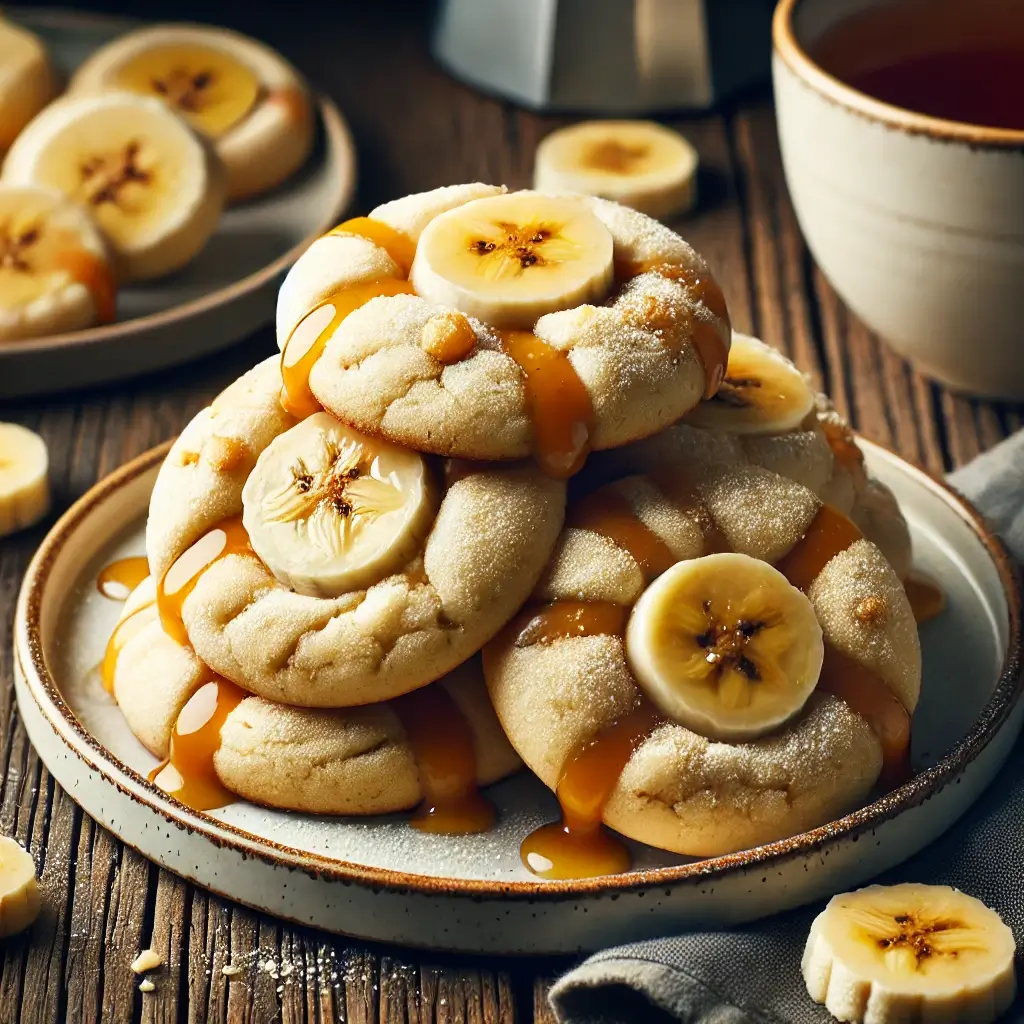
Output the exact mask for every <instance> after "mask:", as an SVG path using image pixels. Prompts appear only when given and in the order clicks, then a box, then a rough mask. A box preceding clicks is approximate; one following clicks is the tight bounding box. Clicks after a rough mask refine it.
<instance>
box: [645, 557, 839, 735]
mask: <svg viewBox="0 0 1024 1024" xmlns="http://www.w3.org/2000/svg"><path fill="white" fill-rule="evenodd" d="M626 658H627V660H628V661H629V665H630V668H631V669H632V670H633V674H634V675H635V676H636V678H637V681H638V682H639V683H640V685H641V687H642V688H643V689H644V690H645V692H646V693H647V695H648V696H649V697H650V698H651V699H652V700H653V701H654V703H655V704H657V705H658V707H659V708H660V709H661V710H662V711H663V712H664V713H665V714H666V715H668V716H669V718H672V719H673V720H675V721H677V722H679V723H680V724H682V725H684V726H686V727H687V728H688V729H692V730H693V731H694V732H696V733H699V734H700V735H702V736H707V737H709V738H710V739H717V740H730V741H738V740H746V739H754V738H756V737H757V736H760V735H763V734H764V733H766V732H770V731H771V730H772V729H775V728H776V727H777V726H779V725H781V724H782V723H784V722H786V721H788V720H789V719H790V718H792V717H793V716H794V715H795V714H796V713H797V712H798V711H800V709H801V708H802V707H803V706H804V703H805V702H806V701H807V698H808V697H809V696H810V695H811V691H812V690H813V689H814V687H815V685H816V684H817V682H818V675H819V674H820V672H821V665H822V659H823V658H824V643H823V641H822V633H821V627H820V626H819V625H818V620H817V618H816V616H815V614H814V609H813V607H812V606H811V602H810V601H809V600H808V599H807V597H806V596H805V595H804V594H803V593H801V592H800V591H799V590H797V589H796V588H795V587H792V586H790V584H789V581H788V580H787V579H786V577H785V576H783V575H782V573H780V572H779V571H778V570H777V569H775V568H773V567H772V566H770V565H768V564H767V563H766V562H761V561H759V560H758V559H756V558H751V557H749V556H748V555H741V554H731V553H730V554H716V555H705V556H704V557H702V558H694V559H691V560H689V561H683V562H677V563H676V564H675V565H674V566H673V567H672V568H671V569H669V570H668V571H667V572H665V573H663V574H662V575H661V576H659V577H658V579H657V580H655V581H654V583H652V584H651V585H650V586H649V587H648V588H647V590H645V591H644V593H643V594H642V595H641V596H640V600H639V601H637V603H636V605H635V606H634V608H633V612H632V614H631V615H630V618H629V625H628V626H627V628H626Z"/></svg>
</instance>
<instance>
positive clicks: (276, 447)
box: [242, 412, 437, 597]
mask: <svg viewBox="0 0 1024 1024" xmlns="http://www.w3.org/2000/svg"><path fill="white" fill-rule="evenodd" d="M242 504H243V507H244V512H243V515H242V522H243V524H244V526H245V529H246V531H247V532H248V534H249V539H250V541H251V543H252V546H253V548H254V549H255V551H256V553H257V554H258V555H259V556H260V558H261V559H263V561H264V562H265V563H266V565H267V568H268V569H270V571H271V572H272V573H273V574H274V575H275V576H276V577H277V578H278V579H279V580H280V581H281V582H282V583H283V584H284V585H285V586H286V587H291V588H292V589H293V590H295V591H297V592H298V593H300V594H308V595H311V596H314V597H337V596H339V595H340V594H345V593H348V592H350V591H353V590H362V589H364V588H366V587H369V586H371V585H372V584H374V583H377V582H378V581H380V580H382V579H384V578H385V577H387V576H389V575H390V574H392V573H394V572H397V571H398V570H399V569H401V568H402V567H403V566H405V565H406V564H407V563H408V562H409V560H410V559H411V558H412V557H413V556H414V555H415V554H416V553H417V551H418V550H419V548H420V545H421V544H422V542H423V539H424V538H425V536H426V534H427V532H428V530H429V528H430V524H431V523H432V522H433V518H434V514H435V512H436V510H437V499H436V494H435V486H434V482H433V479H432V476H431V471H430V468H429V466H428V465H427V462H426V460H425V459H424V458H423V456H422V455H420V454H418V453H417V452H412V451H408V450H407V449H405V448H399V447H398V445H394V444H391V443H390V442H388V441H379V440H376V439H374V438H370V437H366V436H365V435H363V434H360V433H357V432H356V431H355V430H352V429H351V428H349V427H346V426H344V425H342V424H341V423H339V422H338V421H337V420H336V419H334V418H333V417H332V416H330V415H328V414H327V413H323V412H321V413H315V414H314V415H312V416H310V417H308V418H307V419H305V420H303V421H302V422H301V423H300V424H298V426H295V427H292V428H291V430H287V431H285V432H284V433H283V434H280V435H279V436H278V437H277V438H275V439H274V441H273V442H272V443H271V444H270V445H269V447H267V448H266V449H265V450H264V451H263V453H262V454H261V455H260V457H259V459H258V460H257V462H256V468H255V469H254V470H253V471H252V473H251V474H250V476H249V479H248V480H247V481H246V484H245V488H244V490H243V491H242Z"/></svg>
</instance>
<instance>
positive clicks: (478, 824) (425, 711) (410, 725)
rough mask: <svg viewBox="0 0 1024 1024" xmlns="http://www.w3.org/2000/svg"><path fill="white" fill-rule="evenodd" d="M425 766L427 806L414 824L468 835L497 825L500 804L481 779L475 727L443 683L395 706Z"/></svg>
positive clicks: (423, 828)
mask: <svg viewBox="0 0 1024 1024" xmlns="http://www.w3.org/2000/svg"><path fill="white" fill-rule="evenodd" d="M389 706H390V707H391V709H392V710H393V711H394V713H395V714H396V715H397V716H398V720H399V721H400V722H401V723H402V728H403V729H404V730H405V735H406V737H407V738H408V740H409V745H410V746H411V747H412V752H413V757H414V758H415V759H416V765H417V767H418V768H419V774H420V785H421V786H422V787H423V795H424V796H423V803H422V804H421V805H420V807H419V809H418V810H417V811H416V813H415V814H414V815H413V817H412V820H411V821H410V824H411V825H412V826H413V828H417V829H419V830H420V831H421V832H435V833H443V834H445V835H465V834H468V833H474V832H485V831H487V829H489V828H490V827H491V825H493V824H494V816H495V811H494V805H493V804H492V803H491V802H490V801H489V800H488V799H487V798H486V797H485V796H483V794H482V793H481V792H480V790H479V788H478V787H477V781H476V745H475V743H474V740H473V729H472V727H471V726H470V724H469V722H468V721H466V717H465V716H464V715H463V714H462V712H461V711H460V710H459V706H458V704H456V703H455V701H454V699H453V698H452V697H451V695H450V694H449V693H448V692H447V691H446V690H445V689H444V687H442V686H440V685H439V684H437V683H434V684H432V685H430V686H426V687H423V688H422V689H419V690H414V691H413V692H412V693H407V694H405V695H404V696H402V697H397V698H395V699H394V700H392V701H390V702H389Z"/></svg>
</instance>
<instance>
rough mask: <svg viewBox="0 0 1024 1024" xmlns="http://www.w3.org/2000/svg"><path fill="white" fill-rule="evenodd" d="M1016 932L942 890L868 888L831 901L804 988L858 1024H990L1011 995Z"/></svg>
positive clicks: (818, 925) (806, 960) (817, 931)
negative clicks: (959, 1023) (859, 1023)
mask: <svg viewBox="0 0 1024 1024" xmlns="http://www.w3.org/2000/svg"><path fill="white" fill-rule="evenodd" d="M1015 949H1016V944H1015V942H1014V939H1013V933H1012V932H1011V931H1010V929H1009V928H1007V926H1006V925H1005V924H1004V923H1003V922H1002V920H1001V919H1000V917H999V915H998V914H997V913H996V912H995V911H994V910H990V909H989V908H988V907H986V906H985V904H984V903H982V902H981V901H980V900H976V899H975V898H974V897H973V896H968V895H966V893H962V892H959V891H957V890H956V889H951V888H949V887H948V886H945V885H919V884H916V883H905V884H903V885H890V886H884V885H872V886H868V887H867V888H866V889H859V890H858V891H857V892H849V893H843V894H841V895H839V896H834V897H833V898H832V899H831V900H830V901H829V904H828V906H827V907H826V908H825V909H824V910H823V911H822V912H821V913H820V914H819V915H818V916H817V918H815V920H814V924H812V925H811V931H810V934H809V935H808V936H807V946H806V948H805V949H804V957H803V975H804V981H805V982H806V983H807V991H808V992H809V993H810V996H811V998H812V999H813V1000H814V1001H815V1002H817V1003H823V1004H824V1005H825V1008H826V1009H827V1010H828V1011H829V1013H831V1014H832V1015H833V1016H834V1017H838V1018H839V1020H845V1021H863V1022H864V1024H890V1022H894V1024H895V1022H904V1021H908V1022H909V1021H913V1022H915V1024H938V1022H940V1021H941V1022H945V1021H965V1022H966V1021H970V1022H972V1024H987V1022H988V1021H994V1020H995V1019H996V1018H997V1017H998V1016H999V1015H1000V1014H1002V1013H1003V1012H1005V1011H1006V1010H1007V1009H1008V1008H1009V1006H1010V1004H1011V1003H1012V1002H1013V999H1014V994H1015V991H1016V980H1015V976H1014V966H1013V957H1014V952H1015Z"/></svg>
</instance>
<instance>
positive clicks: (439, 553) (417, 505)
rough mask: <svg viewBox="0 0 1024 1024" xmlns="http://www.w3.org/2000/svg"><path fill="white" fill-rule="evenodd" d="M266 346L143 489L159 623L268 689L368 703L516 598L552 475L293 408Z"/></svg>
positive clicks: (531, 580)
mask: <svg viewBox="0 0 1024 1024" xmlns="http://www.w3.org/2000/svg"><path fill="white" fill-rule="evenodd" d="M280 388H281V378H280V374H279V371H278V365H277V362H276V360H268V361H267V362H265V363H263V364H261V365H260V366H258V367H256V368H255V369H254V370H253V371H251V372H250V373H249V374H247V375H246V376H245V377H244V378H242V379H241V380H240V381H238V382H236V384H234V385H232V387H230V388H228V389H227V391H225V392H224V393H223V394H222V395H220V396H219V397H218V398H217V399H216V400H215V401H214V403H213V405H212V406H211V407H210V408H209V409H205V410H203V411H202V412H200V413H199V414H198V415H197V416H196V417H195V418H194V419H193V420H192V422H191V423H190V424H189V425H188V426H187V427H186V429H185V430H184V431H183V433H182V434H181V436H180V437H179V438H178V440H177V441H176V442H175V443H174V445H173V446H172V448H171V450H170V452H169V453H168V456H167V458H166V460H165V462H164V464H163V466H162V467H161V469H160V472H159V474H158V477H157V481H156V485H155V487H154V490H153V495H152V498H151V501H150V514H149V520H148V524H147V551H148V555H149V560H150V568H151V571H152V574H153V576H154V578H156V579H157V580H158V581H159V587H158V589H159V590H160V595H161V606H162V607H163V608H164V610H165V621H170V622H171V623H172V624H171V626H170V627H169V628H170V629H171V632H172V635H174V636H175V638H176V639H178V640H179V641H181V642H183V643H187V644H190V645H191V646H192V647H193V648H194V649H195V652H196V654H197V655H198V656H199V657H200V658H201V659H202V660H203V661H204V662H205V663H206V664H207V665H209V666H210V667H211V668H212V669H213V670H214V671H215V672H217V673H218V674H219V675H221V676H223V677H224V678H226V679H229V680H231V681H232V682H235V683H237V684H238V685H240V686H242V687H243V688H245V689H246V690H248V691H249V692H251V693H254V694H257V695H259V696H262V697H264V698H266V699H268V700H273V701H280V702H283V703H288V704H296V705H302V706H306V707H348V706H352V705H356V704H371V703H377V702H379V701H381V700H386V699H388V698H391V697H395V696H397V695H399V694H401V693H405V692H407V691H410V690H413V689H416V688H417V687H420V686H423V685H425V684H427V683H429V682H431V681H433V680H435V679H438V678H440V677H441V676H443V675H445V674H446V673H447V672H450V671H451V670H452V669H454V668H455V667H456V666H458V665H459V664H461V663H462V662H463V661H465V660H466V659H468V658H469V657H471V656H472V655H473V654H474V653H475V652H476V651H477V650H479V649H480V647H481V646H482V645H483V644H484V643H485V642H486V641H487V640H488V639H490V638H491V637H492V636H493V635H494V634H495V633H496V632H497V631H498V630H499V629H500V628H501V627H502V626H503V625H504V624H505V623H506V622H507V621H508V620H509V619H510V618H511V617H512V616H513V615H514V614H515V612H516V611H517V610H518V608H519V607H520V606H521V605H522V603H523V601H524V600H525V599H526V597H527V596H528V595H529V593H530V591H531V590H532V589H533V587H534V585H535V583H536V581H537V579H538V578H539V576H540V573H541V572H542V571H543V568H544V565H545V564H546V562H547V559H548V556H549V554H550V552H551V550H552V548H553V546H554V543H555V540H556V539H557V536H558V533H559V531H560V529H561V525H562V519H563V515H564V503H565V486H564V484H563V483H561V482H560V481H556V480H552V479H550V478H548V477H545V476H544V475H543V474H541V473H540V472H539V471H538V470H537V469H536V468H535V467H533V466H531V465H521V464H509V465H506V466H503V467H502V466H487V465H479V466H476V465H474V466H469V467H466V468H465V470H464V471H456V472H452V471H451V469H450V468H449V470H448V471H446V470H445V468H444V467H443V465H442V464H441V462H440V460H437V459H433V458H431V457H427V456H422V455H420V454H418V453H416V452H411V451H407V450H405V449H400V448H398V447H397V446H395V445H392V444H390V443H389V442H387V441H383V440H380V439H377V438H371V437H366V436H365V435H362V434H359V433H358V432H356V431H353V430H352V429H351V428H348V427H345V426H344V425H343V424H341V423H339V422H337V421H336V420H334V419H333V418H332V417H330V416H329V415H328V414H326V413H318V414H316V415H314V416H312V417H309V418H307V419H305V420H303V421H301V422H296V421H295V420H294V419H293V418H291V417H290V416H289V415H288V414H287V413H285V412H284V411H283V410H282V408H281V406H280V403H279V400H278V399H279V392H280Z"/></svg>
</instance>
